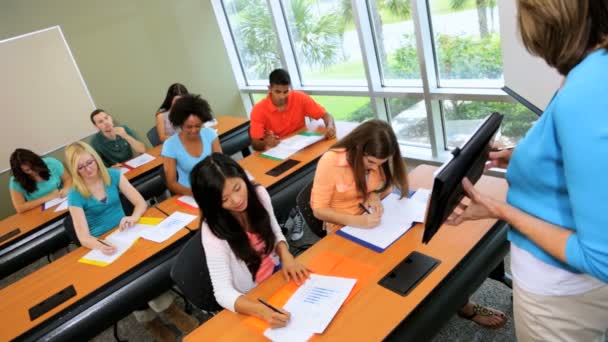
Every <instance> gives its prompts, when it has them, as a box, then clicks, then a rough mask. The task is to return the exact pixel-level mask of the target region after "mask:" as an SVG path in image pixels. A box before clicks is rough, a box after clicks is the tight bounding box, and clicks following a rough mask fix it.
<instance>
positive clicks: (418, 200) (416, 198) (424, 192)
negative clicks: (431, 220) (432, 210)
mask: <svg viewBox="0 0 608 342" xmlns="http://www.w3.org/2000/svg"><path fill="white" fill-rule="evenodd" d="M429 197H431V190H429V189H418V190H416V192H415V193H414V195H413V196H412V198H411V200H412V202H414V203H415V204H414V205H413V206H412V211H413V212H414V213H415V215H414V216H413V219H414V221H415V222H424V219H425V217H426V209H427V205H428V201H429Z"/></svg>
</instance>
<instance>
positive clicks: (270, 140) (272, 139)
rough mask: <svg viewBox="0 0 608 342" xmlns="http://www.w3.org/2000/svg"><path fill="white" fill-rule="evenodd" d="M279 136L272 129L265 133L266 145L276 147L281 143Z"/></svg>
mask: <svg viewBox="0 0 608 342" xmlns="http://www.w3.org/2000/svg"><path fill="white" fill-rule="evenodd" d="M279 142H280V140H279V137H278V136H276V135H275V134H274V132H272V131H270V132H267V133H266V134H265V135H264V145H266V148H271V147H275V146H277V145H278V144H279Z"/></svg>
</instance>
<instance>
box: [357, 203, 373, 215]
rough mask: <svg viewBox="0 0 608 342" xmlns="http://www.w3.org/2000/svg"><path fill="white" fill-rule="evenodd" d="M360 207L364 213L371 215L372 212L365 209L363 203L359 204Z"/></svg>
mask: <svg viewBox="0 0 608 342" xmlns="http://www.w3.org/2000/svg"><path fill="white" fill-rule="evenodd" d="M359 207H360V208H361V209H363V211H364V212H365V213H367V214H371V212H370V211H369V209H367V207H365V206H364V205H363V203H359Z"/></svg>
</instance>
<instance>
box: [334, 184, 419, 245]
mask: <svg viewBox="0 0 608 342" xmlns="http://www.w3.org/2000/svg"><path fill="white" fill-rule="evenodd" d="M382 205H383V206H384V214H383V215H382V220H381V221H380V224H379V225H378V226H377V227H374V228H371V229H369V228H354V227H350V226H344V227H342V229H341V230H342V231H343V232H344V233H347V234H348V235H351V236H353V237H356V238H357V239H359V240H363V241H365V242H367V243H370V244H372V245H374V246H376V247H378V248H380V249H386V248H387V247H388V246H390V245H391V244H392V243H393V242H394V241H395V240H397V239H398V238H399V237H400V236H401V235H403V234H405V233H406V232H407V231H408V230H409V229H410V228H411V226H412V223H413V222H414V221H415V220H416V219H417V218H418V217H419V215H420V207H421V204H420V202H415V201H412V200H411V199H408V198H405V197H404V198H402V199H399V195H397V194H392V193H391V194H389V195H388V196H386V197H385V198H384V199H383V200H382ZM423 206H424V208H426V205H423ZM423 218H424V212H423Z"/></svg>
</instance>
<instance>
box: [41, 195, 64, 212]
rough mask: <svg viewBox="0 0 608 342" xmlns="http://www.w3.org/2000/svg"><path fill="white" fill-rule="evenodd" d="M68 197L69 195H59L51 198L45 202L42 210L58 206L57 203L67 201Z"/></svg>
mask: <svg viewBox="0 0 608 342" xmlns="http://www.w3.org/2000/svg"><path fill="white" fill-rule="evenodd" d="M67 200H68V198H67V197H57V198H53V199H51V200H48V201H46V202H44V206H43V208H42V210H47V209H49V208H52V207H54V206H56V205H57V204H60V203H63V202H67Z"/></svg>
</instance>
